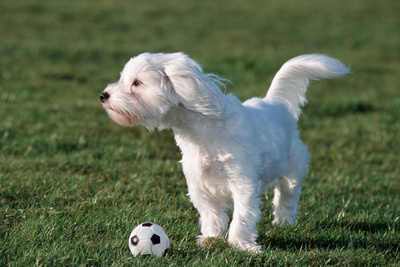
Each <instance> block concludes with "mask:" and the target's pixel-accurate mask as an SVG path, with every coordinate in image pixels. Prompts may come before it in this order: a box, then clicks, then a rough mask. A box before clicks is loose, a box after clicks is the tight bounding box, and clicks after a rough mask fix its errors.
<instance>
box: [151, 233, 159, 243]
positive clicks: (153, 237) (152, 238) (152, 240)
mask: <svg viewBox="0 0 400 267" xmlns="http://www.w3.org/2000/svg"><path fill="white" fill-rule="evenodd" d="M150 240H151V242H152V243H153V245H157V244H160V243H161V238H160V236H159V235H156V234H154V235H153V236H152V237H151V238H150Z"/></svg>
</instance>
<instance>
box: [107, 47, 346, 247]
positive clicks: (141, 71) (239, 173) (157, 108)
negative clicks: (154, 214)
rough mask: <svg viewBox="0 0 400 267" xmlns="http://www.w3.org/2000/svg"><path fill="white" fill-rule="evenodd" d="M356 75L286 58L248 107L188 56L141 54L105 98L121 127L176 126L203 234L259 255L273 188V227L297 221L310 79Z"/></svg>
mask: <svg viewBox="0 0 400 267" xmlns="http://www.w3.org/2000/svg"><path fill="white" fill-rule="evenodd" d="M346 73H349V69H347V68H346V67H345V66H343V65H342V64H341V63H340V62H339V61H337V60H335V59H332V58H329V57H326V56H323V55H304V56H300V57H297V58H294V59H292V60H290V61H288V62H287V63H285V64H284V65H283V66H282V68H281V69H280V71H279V72H278V73H277V75H276V76H275V78H274V80H273V81H272V84H271V87H270V89H269V91H268V93H267V96H266V97H265V98H252V99H250V100H248V101H246V102H244V103H243V104H242V103H241V102H240V101H239V100H238V99H237V98H236V97H234V96H233V95H224V94H223V93H222V92H221V89H220V88H221V87H223V85H224V82H225V80H223V79H220V78H219V77H218V76H216V75H213V74H205V73H203V71H202V69H201V67H200V66H199V65H198V64H197V63H196V62H195V61H194V60H192V59H190V58H189V57H188V56H186V55H184V54H182V53H174V54H149V53H144V54H141V55H139V56H138V57H136V58H133V59H131V60H130V61H129V62H128V63H127V64H126V65H125V67H124V69H123V71H122V73H121V79H120V80H119V81H118V82H117V83H114V84H112V85H109V86H108V87H107V88H106V89H105V91H104V92H103V93H102V94H101V99H102V102H103V107H104V108H105V110H106V111H107V113H108V115H109V116H110V118H111V119H113V120H114V121H115V122H117V123H118V124H121V125H124V126H132V125H137V124H138V125H143V126H145V127H147V128H148V129H154V128H159V129H163V128H172V130H173V131H174V133H175V139H176V142H177V144H178V146H179V147H180V148H181V150H182V166H183V171H184V173H185V177H186V180H187V183H188V188H189V196H190V199H191V201H192V202H193V204H194V206H195V207H196V208H197V210H198V211H199V213H200V225H201V232H202V235H201V236H199V244H202V243H203V241H204V239H205V238H207V237H222V236H224V234H225V232H226V231H227V229H228V221H229V216H228V213H229V211H231V210H233V216H232V217H233V218H232V222H231V224H230V227H229V237H228V241H229V243H230V244H232V245H233V246H235V247H238V248H240V249H243V250H251V251H260V247H259V246H258V245H257V243H256V239H257V237H258V235H257V229H256V223H257V222H258V221H259V218H260V215H261V211H260V209H259V205H260V203H261V195H262V194H263V193H264V192H265V191H266V190H267V189H268V187H269V186H270V185H275V190H274V191H275V192H274V200H273V204H274V216H275V218H274V221H273V223H274V224H277V223H281V224H285V223H289V224H291V223H293V222H294V220H295V217H296V210H297V202H298V200H299V197H300V189H301V184H302V181H303V178H304V176H305V175H306V173H307V171H308V151H307V148H306V147H305V146H304V145H303V143H302V142H301V140H300V138H299V133H298V131H297V123H296V120H297V119H298V117H299V115H300V112H301V110H300V108H299V106H301V105H303V104H304V103H305V102H306V98H305V96H304V94H305V91H306V88H307V86H308V83H309V80H317V79H319V78H332V77H338V76H341V75H344V74H346Z"/></svg>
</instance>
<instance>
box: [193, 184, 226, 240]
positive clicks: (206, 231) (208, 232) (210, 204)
mask: <svg viewBox="0 0 400 267" xmlns="http://www.w3.org/2000/svg"><path fill="white" fill-rule="evenodd" d="M189 195H190V199H191V201H192V203H193V205H194V207H195V208H196V209H197V210H198V212H199V214H200V219H199V224H200V227H201V233H202V235H199V236H198V237H197V242H198V244H199V245H200V246H202V245H203V242H204V240H206V239H207V238H208V237H217V238H221V237H223V235H224V234H225V233H226V230H227V227H228V222H229V216H228V211H229V209H230V203H229V201H228V199H226V198H220V197H217V196H215V195H213V194H211V193H210V191H208V190H207V189H206V188H205V187H202V188H201V189H200V188H189Z"/></svg>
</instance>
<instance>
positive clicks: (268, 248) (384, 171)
mask: <svg viewBox="0 0 400 267" xmlns="http://www.w3.org/2000/svg"><path fill="white" fill-rule="evenodd" d="M399 13H400V1H396V0H381V1H375V0H349V1H344V0H338V1H317V0H310V1H296V0H284V1H263V0H249V1H238V0H229V1H228V0H221V1H214V0H205V1H165V0H163V1H161V0H154V1H153V0H138V1H111V0H99V1H95V0H85V1H81V0H79V1H78V0H70V1H61V0H55V1H54V0H37V1H32V0H18V1H14V0H2V1H1V2H0V101H1V102H0V103H1V104H0V266H264V265H290V266H296V265H297V266H304V265H348V266H357V265H360V266H377V265H378V266H379V265H389V266H390V265H392V266H395V265H399V264H400V256H399V254H400V168H399V152H400V143H399V140H400V121H399V117H400V75H399V73H400V19H399ZM146 51H147V52H176V51H183V52H185V53H187V54H189V55H190V56H191V57H192V58H194V59H196V60H198V61H199V62H200V64H201V65H202V66H203V67H204V69H205V70H206V71H207V72H214V73H217V74H219V75H220V76H222V77H224V78H227V79H230V80H231V81H232V84H230V85H229V86H228V87H227V89H226V92H227V93H233V94H235V95H237V96H238V97H239V98H240V99H241V100H245V99H247V98H250V97H253V96H261V97H262V96H264V95H265V94H266V92H267V89H268V87H269V84H270V82H271V80H272V78H273V76H274V75H275V73H276V72H277V71H278V70H279V68H280V67H281V65H282V64H283V63H284V62H285V61H286V60H288V59H290V58H292V57H294V56H297V55H301V54H307V53H321V54H327V55H329V56H332V57H334V58H337V59H339V60H341V61H342V62H343V63H344V64H346V65H349V66H351V68H352V70H353V74H352V75H347V76H344V77H341V78H338V79H333V80H323V81H319V82H313V83H311V85H310V87H309V90H308V93H307V98H308V104H307V106H306V107H305V108H304V109H303V114H302V115H301V117H300V121H299V129H300V132H301V136H302V139H303V140H304V142H305V144H306V145H307V146H308V147H309V151H310V156H311V159H310V169H311V170H310V172H309V174H308V175H307V177H306V179H305V181H304V186H303V191H302V196H301V201H300V206H299V216H298V219H297V222H296V224H294V225H292V226H286V227H272V225H271V222H272V204H271V201H272V196H273V195H272V192H269V193H268V194H267V195H266V201H265V202H264V204H263V206H262V219H261V221H260V223H259V225H258V228H259V234H260V237H259V240H258V242H259V244H260V245H262V247H263V253H261V254H259V255H253V254H250V253H246V252H240V251H237V250H235V249H232V248H230V247H229V246H228V245H227V243H226V242H225V241H224V240H214V241H213V242H209V244H208V246H206V247H203V248H198V247H197V246H196V244H195V243H196V236H197V235H198V234H199V233H200V229H199V227H198V224H197V222H198V214H197V211H196V210H195V209H194V208H193V206H192V205H191V203H190V200H189V197H188V196H187V195H186V194H187V186H186V182H185V178H184V176H183V174H182V170H181V166H180V164H179V162H178V161H179V159H180V157H181V154H180V151H179V149H178V148H177V147H176V145H175V142H174V140H173V134H172V132H171V131H170V130H164V131H162V132H157V131H154V132H148V131H147V130H146V129H145V128H143V127H133V128H124V127H121V126H119V125H117V124H115V123H114V122H112V121H111V120H110V119H109V118H108V116H107V115H106V113H105V112H104V111H103V109H102V107H101V104H100V101H99V97H98V95H99V93H100V92H101V91H102V90H103V89H104V88H105V86H106V85H107V84H108V83H112V82H114V81H116V80H117V79H119V72H120V71H121V70H122V68H123V66H124V64H125V63H126V62H127V61H128V59H129V58H130V57H132V56H135V55H137V54H139V53H142V52H146ZM147 221H149V222H155V223H157V224H159V225H161V226H162V227H164V229H165V230H166V231H167V233H168V235H169V237H170V241H171V249H170V251H169V253H168V254H167V255H166V257H164V258H160V259H157V258H153V257H138V258H134V257H133V256H132V255H131V253H130V251H129V248H128V237H129V234H130V232H131V231H132V229H133V228H134V227H135V225H137V224H139V223H141V222H147Z"/></svg>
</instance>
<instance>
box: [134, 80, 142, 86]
mask: <svg viewBox="0 0 400 267" xmlns="http://www.w3.org/2000/svg"><path fill="white" fill-rule="evenodd" d="M141 84H142V82H141V81H139V80H134V81H133V83H132V85H133V86H135V87H137V86H139V85H141Z"/></svg>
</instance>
